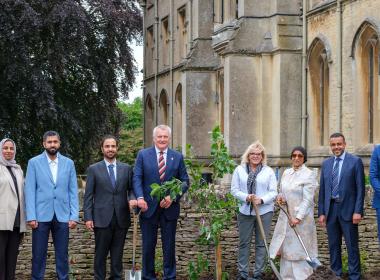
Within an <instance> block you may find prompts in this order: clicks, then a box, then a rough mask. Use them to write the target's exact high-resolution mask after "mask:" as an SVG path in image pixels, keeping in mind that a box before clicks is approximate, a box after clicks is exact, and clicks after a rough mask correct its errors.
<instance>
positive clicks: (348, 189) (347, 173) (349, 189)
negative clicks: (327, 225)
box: [318, 152, 365, 221]
mask: <svg viewBox="0 0 380 280" xmlns="http://www.w3.org/2000/svg"><path fill="white" fill-rule="evenodd" d="M334 159H335V158H334V157H330V158H328V159H326V160H325V161H324V162H323V163H322V168H321V178H320V190H319V200H318V216H320V215H325V216H326V219H327V218H328V214H329V209H330V202H331V190H332V176H331V173H332V169H333V165H334ZM339 185H340V189H339V198H340V200H341V202H340V207H339V209H340V213H339V215H340V216H341V218H342V219H343V220H345V221H352V215H353V214H354V213H357V214H361V215H362V216H363V204H364V194H365V185H364V167H363V162H362V160H361V159H360V158H359V157H357V156H354V155H352V154H349V153H347V152H346V156H345V158H344V161H343V165H342V169H341V171H340V178H339Z"/></svg>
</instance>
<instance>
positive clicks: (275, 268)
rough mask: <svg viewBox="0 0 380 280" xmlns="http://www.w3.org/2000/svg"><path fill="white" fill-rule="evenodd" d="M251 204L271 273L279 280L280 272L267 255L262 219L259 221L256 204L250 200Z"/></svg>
mask: <svg viewBox="0 0 380 280" xmlns="http://www.w3.org/2000/svg"><path fill="white" fill-rule="evenodd" d="M251 205H252V206H253V208H255V212H256V219H257V223H258V224H259V229H260V235H261V237H262V239H263V240H264V245H265V250H266V251H267V256H268V261H269V265H270V267H271V268H272V270H273V273H274V274H275V275H276V277H277V278H278V279H279V280H282V277H281V275H280V272H279V271H278V269H277V267H276V265H275V264H274V262H273V260H272V259H271V258H270V257H269V248H268V243H267V239H266V237H265V231H264V227H263V223H262V221H261V217H260V212H259V209H258V208H257V205H256V204H255V203H252V202H251Z"/></svg>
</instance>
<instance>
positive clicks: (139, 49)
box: [125, 45, 143, 103]
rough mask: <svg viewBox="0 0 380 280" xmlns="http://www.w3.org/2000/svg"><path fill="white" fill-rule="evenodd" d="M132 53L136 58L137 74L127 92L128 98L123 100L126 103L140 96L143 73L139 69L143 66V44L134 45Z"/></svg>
mask: <svg viewBox="0 0 380 280" xmlns="http://www.w3.org/2000/svg"><path fill="white" fill-rule="evenodd" d="M133 55H134V57H135V60H136V64H137V69H138V73H137V74H138V75H137V76H136V82H135V85H134V87H133V89H132V91H131V92H130V93H129V99H128V100H125V101H126V102H127V103H131V102H133V100H134V99H135V98H136V97H142V92H143V91H142V88H141V84H142V79H143V73H141V69H142V68H143V46H138V45H134V47H133Z"/></svg>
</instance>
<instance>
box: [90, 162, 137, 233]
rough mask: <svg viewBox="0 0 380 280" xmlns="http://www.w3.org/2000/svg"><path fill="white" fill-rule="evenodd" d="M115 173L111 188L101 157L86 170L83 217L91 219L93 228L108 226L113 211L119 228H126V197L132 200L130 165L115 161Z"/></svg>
mask: <svg viewBox="0 0 380 280" xmlns="http://www.w3.org/2000/svg"><path fill="white" fill-rule="evenodd" d="M116 176H117V178H116V188H113V187H112V183H111V179H110V177H109V175H108V170H107V166H106V163H105V162H104V160H102V161H100V162H97V163H95V164H93V165H91V166H90V167H89V168H88V169H87V180H86V191H85V194H84V202H83V211H84V220H85V221H94V226H95V227H107V226H108V225H109V224H110V223H111V220H112V216H113V213H115V214H116V218H117V222H118V224H119V226H120V227H122V228H127V227H129V225H130V223H131V218H130V213H129V203H128V199H129V198H131V199H134V194H133V191H132V168H131V167H130V166H129V165H128V164H125V163H122V162H119V161H117V162H116ZM128 194H129V197H128Z"/></svg>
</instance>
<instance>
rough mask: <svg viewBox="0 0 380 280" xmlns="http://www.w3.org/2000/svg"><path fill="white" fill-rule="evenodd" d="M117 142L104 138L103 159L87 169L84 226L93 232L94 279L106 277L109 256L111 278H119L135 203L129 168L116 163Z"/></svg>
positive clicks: (113, 138) (111, 137) (109, 136)
mask: <svg viewBox="0 0 380 280" xmlns="http://www.w3.org/2000/svg"><path fill="white" fill-rule="evenodd" d="M117 149H118V141H117V139H116V138H115V137H114V136H112V135H107V136H105V137H104V138H103V140H102V143H101V150H102V153H103V155H104V160H102V161H100V162H97V163H95V164H93V165H91V166H90V167H89V168H88V170H87V180H86V192H85V195H84V205H83V211H84V220H85V221H86V227H87V228H88V229H89V230H93V231H94V232H95V260H94V279H99V280H103V279H105V278H106V259H107V255H108V252H110V255H111V275H110V276H111V278H110V279H122V274H123V273H122V271H123V264H122V259H123V249H124V241H125V237H126V234H127V231H128V227H129V225H130V223H131V219H130V211H129V207H135V206H136V205H137V201H136V199H135V198H134V195H133V191H132V168H131V167H129V166H128V165H127V164H125V163H122V162H120V161H116V155H117Z"/></svg>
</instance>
